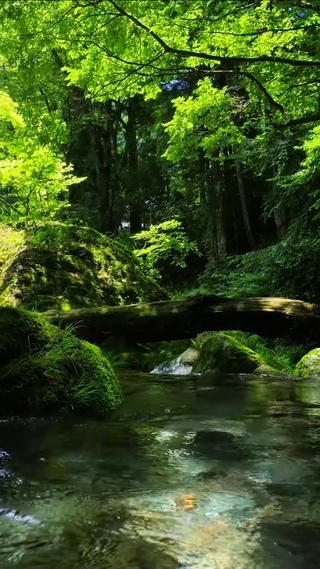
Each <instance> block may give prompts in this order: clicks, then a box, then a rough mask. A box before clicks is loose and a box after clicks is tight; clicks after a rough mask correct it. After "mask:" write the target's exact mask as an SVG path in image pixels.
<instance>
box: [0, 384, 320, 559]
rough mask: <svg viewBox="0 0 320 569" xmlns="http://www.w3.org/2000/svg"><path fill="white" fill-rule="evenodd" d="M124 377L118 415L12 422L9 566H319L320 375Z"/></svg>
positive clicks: (1, 534)
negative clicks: (102, 418)
mask: <svg viewBox="0 0 320 569" xmlns="http://www.w3.org/2000/svg"><path fill="white" fill-rule="evenodd" d="M123 383H124V388H125V392H126V399H125V403H124V405H123V406H122V408H121V409H119V410H118V411H117V412H116V413H115V414H114V415H113V416H112V417H111V418H110V419H109V420H107V421H103V422H102V421H92V420H87V419H75V418H74V417H73V418H70V417H62V418H52V419H45V420H39V419H30V420H27V421H23V420H19V419H16V418H15V419H10V420H8V421H2V422H0V567H1V569H12V568H17V569H39V568H41V569H73V568H77V569H313V568H314V569H318V567H319V559H320V476H319V474H320V382H319V383H317V382H316V381H313V382H295V381H275V380H272V381H271V380H270V379H268V378H263V379H254V378H250V377H248V376H247V377H245V376H243V377H239V376H238V377H233V378H232V377H229V378H227V377H224V378H217V379H214V378H210V377H205V378H201V377H196V378H190V377H173V376H161V377H157V376H154V375H153V376H148V375H138V374H137V375H130V376H125V377H124V378H123Z"/></svg>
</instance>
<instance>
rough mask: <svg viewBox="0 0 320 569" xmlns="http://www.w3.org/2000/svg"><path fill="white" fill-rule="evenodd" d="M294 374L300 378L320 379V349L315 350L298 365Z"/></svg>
mask: <svg viewBox="0 0 320 569" xmlns="http://www.w3.org/2000/svg"><path fill="white" fill-rule="evenodd" d="M294 374H295V375H296V376H298V377H320V348H314V349H313V350H311V351H310V352H308V353H307V354H306V355H305V356H303V358H301V360H300V361H299V362H298V363H297V365H296V367H295V369H294Z"/></svg>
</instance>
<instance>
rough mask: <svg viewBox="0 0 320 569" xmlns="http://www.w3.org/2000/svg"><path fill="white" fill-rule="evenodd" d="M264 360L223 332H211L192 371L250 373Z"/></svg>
mask: <svg viewBox="0 0 320 569" xmlns="http://www.w3.org/2000/svg"><path fill="white" fill-rule="evenodd" d="M264 363H265V362H264V360H263V358H262V357H261V356H259V354H257V353H256V352H254V351H253V350H251V349H250V348H248V347H247V346H245V345H243V344H241V342H239V341H238V340H237V339H236V338H234V337H232V336H230V335H228V334H225V333H223V332H211V333H210V335H209V337H208V339H206V341H205V342H204V344H203V346H202V348H201V351H200V355H199V358H198V359H197V361H196V362H195V364H194V366H193V368H192V372H193V373H207V372H213V373H250V372H251V371H253V370H254V369H256V368H257V367H259V366H261V365H263V364H264Z"/></svg>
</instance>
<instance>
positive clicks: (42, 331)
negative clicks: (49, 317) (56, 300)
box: [0, 308, 122, 416]
mask: <svg viewBox="0 0 320 569" xmlns="http://www.w3.org/2000/svg"><path fill="white" fill-rule="evenodd" d="M0 356H1V360H0V395H1V396H0V414H1V415H2V416H3V415H8V414H23V415H27V414H34V413H37V414H39V413H44V412H47V411H50V410H52V409H57V408H58V409H59V408H61V407H65V408H69V409H72V410H78V411H86V412H88V413H91V414H94V415H105V414H107V413H108V412H109V411H111V410H113V409H116V408H117V407H118V406H119V405H120V403H121V402H122V392H121V387H120V384H119V382H118V380H117V378H116V376H115V374H114V371H113V369H112V367H111V365H110V364H109V362H108V360H107V359H106V358H105V357H104V356H103V354H102V352H101V351H100V350H99V348H98V347H97V346H93V345H91V344H89V343H88V342H85V341H82V340H79V339H78V338H76V337H75V336H74V335H73V333H72V330H71V329H66V330H63V331H62V330H60V329H59V328H57V327H55V326H52V325H51V324H48V322H47V321H46V320H45V319H43V318H42V317H41V316H39V315H38V314H34V313H31V312H28V311H26V310H18V309H14V308H1V309H0Z"/></svg>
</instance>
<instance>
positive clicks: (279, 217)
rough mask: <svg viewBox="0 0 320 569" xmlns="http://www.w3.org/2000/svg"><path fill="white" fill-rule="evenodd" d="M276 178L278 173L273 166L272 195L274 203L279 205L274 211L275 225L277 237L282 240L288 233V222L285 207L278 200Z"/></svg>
mask: <svg viewBox="0 0 320 569" xmlns="http://www.w3.org/2000/svg"><path fill="white" fill-rule="evenodd" d="M276 176H277V171H276V168H275V166H273V182H272V193H273V200H274V203H275V204H277V205H275V207H274V210H273V217H274V223H275V226H276V230H277V236H278V238H280V237H283V235H284V234H285V232H286V228H287V220H286V216H285V213H284V210H283V206H282V204H281V202H280V200H279V199H277V193H278V192H279V188H278V186H277V182H276Z"/></svg>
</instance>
